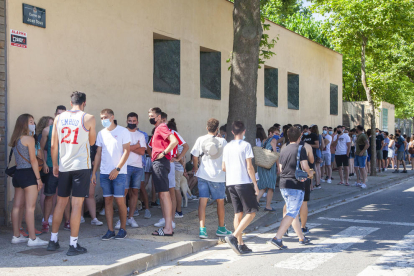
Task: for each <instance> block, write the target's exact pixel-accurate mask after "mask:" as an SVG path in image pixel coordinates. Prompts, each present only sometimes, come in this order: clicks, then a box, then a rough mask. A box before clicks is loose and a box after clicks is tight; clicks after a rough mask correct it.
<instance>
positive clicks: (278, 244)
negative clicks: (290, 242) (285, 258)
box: [270, 238, 287, 250]
mask: <svg viewBox="0 0 414 276" xmlns="http://www.w3.org/2000/svg"><path fill="white" fill-rule="evenodd" d="M270 243H271V244H273V245H274V246H276V247H277V248H279V249H280V250H282V249H286V248H287V246H285V245H283V241H282V240H279V241H278V240H277V239H275V238H273V239H272V240H271V242H270Z"/></svg>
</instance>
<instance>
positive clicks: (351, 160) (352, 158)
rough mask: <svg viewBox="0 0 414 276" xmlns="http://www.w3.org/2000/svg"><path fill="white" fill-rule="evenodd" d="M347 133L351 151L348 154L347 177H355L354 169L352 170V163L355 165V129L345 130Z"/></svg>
mask: <svg viewBox="0 0 414 276" xmlns="http://www.w3.org/2000/svg"><path fill="white" fill-rule="evenodd" d="M346 131H348V135H349V137H350V138H351V151H350V152H349V176H350V177H351V176H354V175H355V168H354V163H355V141H356V134H355V131H356V130H355V128H353V129H351V130H346Z"/></svg>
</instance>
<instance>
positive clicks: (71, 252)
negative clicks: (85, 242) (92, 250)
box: [66, 243, 88, 256]
mask: <svg viewBox="0 0 414 276" xmlns="http://www.w3.org/2000/svg"><path fill="white" fill-rule="evenodd" d="M87 252H88V250H86V248H85V247H82V246H80V244H79V243H78V244H76V247H74V246H73V245H70V246H69V250H68V252H66V255H67V256H76V255H79V254H85V253H87Z"/></svg>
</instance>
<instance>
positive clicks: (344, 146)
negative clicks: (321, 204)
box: [332, 126, 351, 186]
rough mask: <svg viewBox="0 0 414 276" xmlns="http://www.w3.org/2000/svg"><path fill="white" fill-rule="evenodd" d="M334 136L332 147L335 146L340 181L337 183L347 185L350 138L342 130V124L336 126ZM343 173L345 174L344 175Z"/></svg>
mask: <svg viewBox="0 0 414 276" xmlns="http://www.w3.org/2000/svg"><path fill="white" fill-rule="evenodd" d="M336 133H337V134H336V136H335V137H334V139H333V142H332V147H335V149H336V150H335V161H336V165H337V166H338V170H339V177H340V182H339V183H338V185H344V184H345V186H349V183H348V178H349V173H348V169H349V152H350V151H351V138H350V137H349V135H348V134H345V133H344V132H343V130H342V126H338V127H337V130H336ZM344 174H345V175H344Z"/></svg>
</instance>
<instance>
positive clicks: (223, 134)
mask: <svg viewBox="0 0 414 276" xmlns="http://www.w3.org/2000/svg"><path fill="white" fill-rule="evenodd" d="M220 136H221V137H222V138H224V139H227V124H225V125H224V126H221V127H220Z"/></svg>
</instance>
